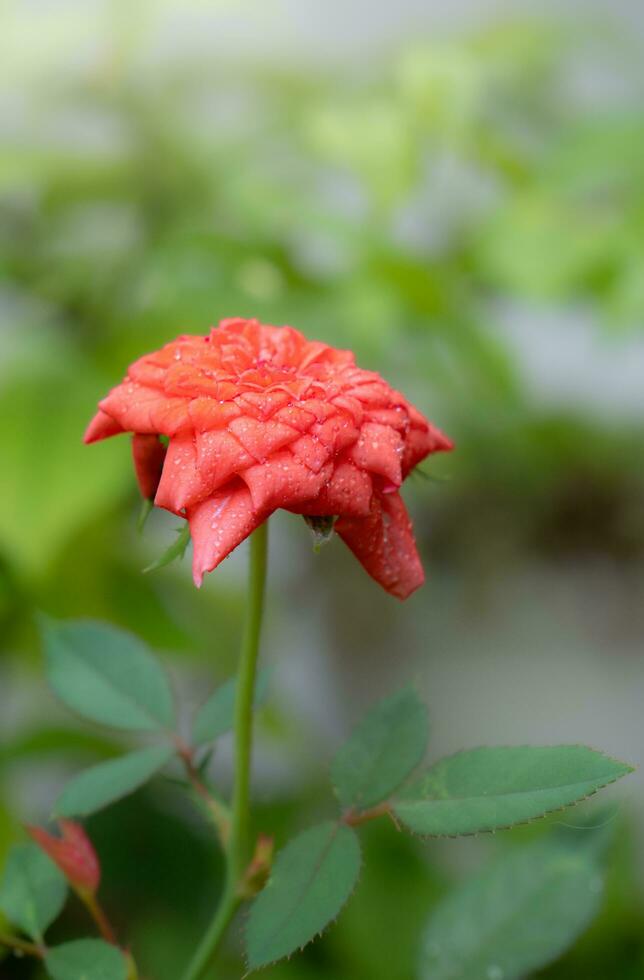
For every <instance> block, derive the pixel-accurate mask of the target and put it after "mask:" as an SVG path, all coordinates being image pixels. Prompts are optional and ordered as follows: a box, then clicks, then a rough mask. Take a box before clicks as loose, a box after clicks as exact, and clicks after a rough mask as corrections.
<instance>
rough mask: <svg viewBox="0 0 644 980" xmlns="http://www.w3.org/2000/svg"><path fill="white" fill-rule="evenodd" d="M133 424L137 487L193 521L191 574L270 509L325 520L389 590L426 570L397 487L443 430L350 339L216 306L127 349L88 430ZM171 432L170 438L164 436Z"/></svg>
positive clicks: (409, 587)
mask: <svg viewBox="0 0 644 980" xmlns="http://www.w3.org/2000/svg"><path fill="white" fill-rule="evenodd" d="M121 432H132V433H133V434H134V435H133V455H134V464H135V468H136V473H137V477H138V481H139V485H140V487H141V492H142V493H143V495H144V496H145V497H148V498H150V499H152V498H154V503H155V504H156V505H157V506H158V507H164V508H165V509H166V510H169V511H172V513H174V514H178V515H179V516H181V517H185V518H186V519H187V520H188V521H189V523H190V533H191V536H192V541H193V574H194V580H195V583H196V584H197V585H200V584H201V581H202V579H203V575H204V573H205V572H210V571H212V570H213V569H214V568H216V567H217V565H218V564H219V563H220V562H221V561H223V559H224V558H225V557H226V556H227V555H228V554H230V552H231V551H232V550H233V548H236V547H237V545H238V544H239V543H240V542H241V541H243V540H244V538H246V537H247V536H248V535H249V534H250V533H251V532H252V531H253V530H254V529H255V528H256V527H257V526H258V525H260V524H261V523H262V522H263V521H265V520H266V519H267V518H268V517H269V516H270V515H271V514H272V513H273V511H275V510H277V509H278V508H280V507H282V508H284V509H285V510H289V511H291V512H292V513H295V514H303V515H305V516H307V517H333V518H337V520H336V521H335V525H334V529H335V531H337V533H338V534H339V535H340V537H341V538H342V540H343V541H344V542H345V543H346V544H347V545H348V546H349V548H350V549H351V551H352V552H353V553H354V555H355V556H356V558H357V559H358V560H359V561H360V562H361V563H362V565H363V566H364V568H365V569H366V571H367V572H368V573H369V574H370V575H371V576H372V577H373V578H374V579H375V580H376V581H377V582H379V583H380V585H382V587H383V588H384V589H386V590H387V592H390V593H391V594H392V595H394V596H397V597H398V598H400V599H405V598H406V597H407V596H408V595H410V594H411V593H412V592H413V591H414V590H415V589H417V588H418V587H419V586H420V585H422V583H423V581H424V574H423V569H422V565H421V562H420V559H419V557H418V552H417V550H416V544H415V541H414V536H413V532H412V527H411V522H410V520H409V515H408V513H407V509H406V507H405V504H404V503H403V500H402V498H401V496H400V493H399V492H398V491H399V487H400V486H401V484H402V482H403V480H404V479H405V478H406V477H407V476H408V475H409V473H410V472H411V470H412V469H413V468H414V467H415V466H416V465H417V464H418V463H420V462H421V460H423V459H425V457H426V456H428V455H429V454H430V453H433V452H438V451H440V450H448V449H451V448H452V443H451V442H450V440H449V439H447V438H446V436H444V435H443V434H442V433H441V432H440V431H439V430H438V429H437V428H435V427H434V426H433V425H432V424H431V423H430V422H428V421H427V419H425V418H424V417H423V416H422V415H421V413H420V412H419V411H417V409H415V408H414V407H413V405H410V404H409V402H408V401H407V400H406V399H405V398H404V397H403V396H402V395H401V394H399V393H398V392H397V391H394V389H393V388H390V387H389V385H388V384H387V383H386V382H385V381H383V379H382V378H381V377H380V375H378V374H375V373H374V372H373V371H363V370H362V369H361V368H359V367H357V366H356V363H355V358H354V355H353V354H352V353H351V351H343V350H336V349H335V348H333V347H329V346H328V345H327V344H323V343H320V342H319V341H309V340H307V339H306V338H305V337H304V336H303V335H302V334H301V333H299V332H298V331H297V330H294V329H293V328H292V327H274V326H267V325H265V324H262V323H259V322H258V321H257V320H244V319H229V320H222V321H221V323H220V324H219V326H218V327H215V328H213V329H212V330H211V332H210V334H209V336H206V337H201V336H199V337H195V336H182V337H178V338H177V340H174V341H172V343H169V344H166V346H165V347H163V348H162V349H161V350H159V351H155V352H154V353H152V354H147V355H145V356H144V357H142V358H141V359H140V360H138V361H135V363H134V364H132V365H131V367H130V368H129V370H128V373H127V377H126V378H125V380H124V381H123V382H122V383H121V384H120V385H117V386H116V388H113V389H112V391H111V392H110V393H109V394H108V396H107V398H104V399H103V401H101V402H100V403H99V411H98V414H97V415H96V416H95V417H94V419H93V420H92V422H91V423H90V425H89V428H88V429H87V432H86V434H85V441H86V442H88V443H90V442H96V441H97V440H99V439H105V438H107V437H108V436H114V435H117V434H119V433H121ZM161 436H164V437H167V440H169V441H168V444H167V448H166V445H165V444H164V442H162V441H161V440H160V437H161Z"/></svg>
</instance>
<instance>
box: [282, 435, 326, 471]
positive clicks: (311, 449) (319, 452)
mask: <svg viewBox="0 0 644 980" xmlns="http://www.w3.org/2000/svg"><path fill="white" fill-rule="evenodd" d="M289 449H290V450H291V452H292V453H293V455H294V456H296V457H297V459H299V460H300V462H301V463H304V465H305V466H308V468H309V469H310V470H313V472H314V473H319V472H320V470H321V469H322V467H323V466H324V464H325V463H328V462H329V459H330V458H331V455H332V450H331V449H329V447H328V446H325V445H324V443H322V442H320V440H319V439H316V438H315V436H310V435H303V436H300V437H299V439H296V440H295V442H293V443H291V445H290V446H289Z"/></svg>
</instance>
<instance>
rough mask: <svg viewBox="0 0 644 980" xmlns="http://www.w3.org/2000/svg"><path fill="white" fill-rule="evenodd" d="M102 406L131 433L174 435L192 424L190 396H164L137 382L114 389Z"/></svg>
mask: <svg viewBox="0 0 644 980" xmlns="http://www.w3.org/2000/svg"><path fill="white" fill-rule="evenodd" d="M99 407H100V408H101V409H102V410H103V411H104V412H106V413H107V415H110V416H111V417H112V418H113V419H115V420H116V421H117V422H118V423H119V425H121V426H122V428H123V429H125V430H127V431H129V432H146V433H153V432H154V433H157V434H158V435H164V436H173V435H175V433H177V432H178V431H179V430H180V429H182V428H186V427H187V426H189V425H190V416H189V414H188V401H187V400H186V399H184V398H173V397H170V396H168V395H164V394H162V393H161V392H160V391H156V390H155V389H154V388H147V387H145V386H144V385H139V384H136V383H135V382H133V381H124V382H123V383H122V384H120V385H117V386H116V388H113V389H112V391H110V393H109V395H108V396H107V398H104V399H103V401H102V402H100V403H99Z"/></svg>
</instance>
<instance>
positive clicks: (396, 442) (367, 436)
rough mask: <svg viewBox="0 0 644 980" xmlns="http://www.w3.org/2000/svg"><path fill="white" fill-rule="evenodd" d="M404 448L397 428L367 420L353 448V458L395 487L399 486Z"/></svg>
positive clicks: (363, 467)
mask: <svg viewBox="0 0 644 980" xmlns="http://www.w3.org/2000/svg"><path fill="white" fill-rule="evenodd" d="M403 449H404V443H403V439H402V436H401V435H400V433H399V432H397V431H396V430H395V429H392V428H391V427H390V426H388V425H380V424H379V423H377V422H365V423H364V425H363V426H362V429H361V430H360V438H359V439H358V441H357V442H356V444H355V445H354V446H353V448H352V450H351V459H352V460H353V462H354V463H355V464H356V466H359V467H361V468H362V469H365V470H369V472H371V473H377V474H378V475H379V476H382V477H384V478H385V480H388V481H389V483H391V484H392V485H393V486H394V487H399V486H400V484H401V483H402V471H401V463H402V458H403Z"/></svg>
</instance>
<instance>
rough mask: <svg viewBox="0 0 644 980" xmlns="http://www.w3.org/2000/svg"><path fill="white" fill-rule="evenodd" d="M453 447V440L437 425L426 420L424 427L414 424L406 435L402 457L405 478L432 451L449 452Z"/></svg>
mask: <svg viewBox="0 0 644 980" xmlns="http://www.w3.org/2000/svg"><path fill="white" fill-rule="evenodd" d="M453 448H454V443H453V442H452V440H451V439H448V438H447V436H446V435H444V434H443V433H442V432H441V431H440V429H437V428H436V426H435V425H432V424H431V423H429V422H425V423H424V425H423V426H422V427H419V426H414V425H412V427H411V428H410V430H409V432H408V433H407V435H406V436H405V449H404V452H403V458H402V474H403V479H404V478H405V477H406V476H407V475H408V474H409V473H410V472H411V470H413V468H414V467H415V466H418V464H419V463H422V461H423V460H424V459H425V457H426V456H429V455H430V453H439V452H449V450H450V449H453Z"/></svg>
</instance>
